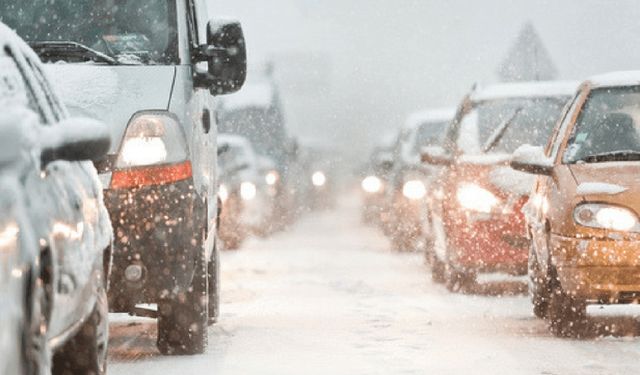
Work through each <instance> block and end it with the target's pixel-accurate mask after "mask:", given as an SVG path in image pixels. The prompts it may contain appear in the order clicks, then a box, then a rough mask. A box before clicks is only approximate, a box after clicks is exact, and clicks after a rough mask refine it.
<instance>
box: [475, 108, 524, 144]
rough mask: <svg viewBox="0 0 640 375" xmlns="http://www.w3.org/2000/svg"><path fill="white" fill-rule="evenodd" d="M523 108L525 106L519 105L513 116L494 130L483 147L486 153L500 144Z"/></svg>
mask: <svg viewBox="0 0 640 375" xmlns="http://www.w3.org/2000/svg"><path fill="white" fill-rule="evenodd" d="M523 109H524V108H523V107H519V108H518V109H516V110H515V111H513V115H511V117H509V118H508V119H507V120H506V121H504V122H503V123H502V124H500V126H498V128H497V129H496V130H495V131H494V132H493V134H491V136H490V137H489V139H488V140H487V143H486V144H485V146H484V149H483V151H484V152H485V153H486V152H489V151H491V150H493V148H494V147H496V146H497V145H498V143H499V142H500V140H501V139H502V137H504V134H505V133H506V132H507V129H509V126H511V124H512V123H513V120H515V119H516V117H517V116H518V114H519V113H520V112H522V110H523Z"/></svg>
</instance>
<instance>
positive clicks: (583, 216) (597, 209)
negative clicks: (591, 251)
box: [573, 203, 640, 232]
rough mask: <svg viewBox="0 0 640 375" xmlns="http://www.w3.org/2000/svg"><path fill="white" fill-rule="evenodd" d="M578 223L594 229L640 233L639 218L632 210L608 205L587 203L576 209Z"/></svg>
mask: <svg viewBox="0 0 640 375" xmlns="http://www.w3.org/2000/svg"><path fill="white" fill-rule="evenodd" d="M573 218H574V220H575V221H576V223H578V224H580V225H583V226H586V227H592V228H602V229H611V230H618V231H625V232H626V231H633V232H640V223H639V222H638V216H637V215H636V214H635V213H633V212H632V211H631V210H629V209H627V208H624V207H618V206H610V205H606V204H597V203H587V204H582V205H580V206H578V207H576V209H575V211H574V213H573Z"/></svg>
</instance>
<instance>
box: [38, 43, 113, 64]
mask: <svg viewBox="0 0 640 375" xmlns="http://www.w3.org/2000/svg"><path fill="white" fill-rule="evenodd" d="M29 46H31V48H33V50H34V51H35V52H36V53H37V54H38V56H40V58H41V59H42V60H45V61H47V60H51V59H52V58H55V57H58V58H60V57H71V58H77V59H81V60H85V61H87V60H88V61H93V62H97V63H105V64H109V65H119V63H118V61H116V60H115V59H114V58H113V57H111V56H108V55H105V54H104V53H102V52H98V51H96V50H94V49H93V48H91V47H87V46H85V45H84V44H81V43H77V42H53V41H52V42H31V43H29Z"/></svg>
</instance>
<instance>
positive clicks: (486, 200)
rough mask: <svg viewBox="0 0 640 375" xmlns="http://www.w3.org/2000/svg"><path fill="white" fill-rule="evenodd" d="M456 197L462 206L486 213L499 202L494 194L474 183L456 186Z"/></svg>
mask: <svg viewBox="0 0 640 375" xmlns="http://www.w3.org/2000/svg"><path fill="white" fill-rule="evenodd" d="M456 197H457V198H458V203H460V206H462V208H465V209H467V210H470V211H476V212H481V213H486V214H488V213H491V211H493V209H494V208H495V207H496V206H497V205H498V204H499V203H500V200H499V199H498V197H496V196H495V194H493V193H492V192H490V191H489V190H487V189H485V188H483V187H480V186H478V185H476V184H464V185H461V186H460V187H458V191H457V194H456Z"/></svg>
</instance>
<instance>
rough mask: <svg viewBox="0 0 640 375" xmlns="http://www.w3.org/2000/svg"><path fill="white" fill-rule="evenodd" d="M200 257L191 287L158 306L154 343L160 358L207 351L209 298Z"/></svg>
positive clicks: (202, 259) (205, 276)
mask: <svg viewBox="0 0 640 375" xmlns="http://www.w3.org/2000/svg"><path fill="white" fill-rule="evenodd" d="M204 258H205V257H204V254H201V256H200V258H199V259H198V261H197V264H196V273H195V275H194V277H193V281H192V284H191V287H190V288H189V289H188V290H187V291H185V292H181V293H179V294H178V295H177V296H175V297H173V298H170V299H164V300H161V301H159V303H158V341H157V346H158V350H159V351H160V353H162V354H164V355H194V354H202V353H204V351H205V349H206V348H207V327H208V321H209V312H208V310H209V301H208V300H209V295H208V277H207V269H208V266H207V262H206V260H205V259H204Z"/></svg>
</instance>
